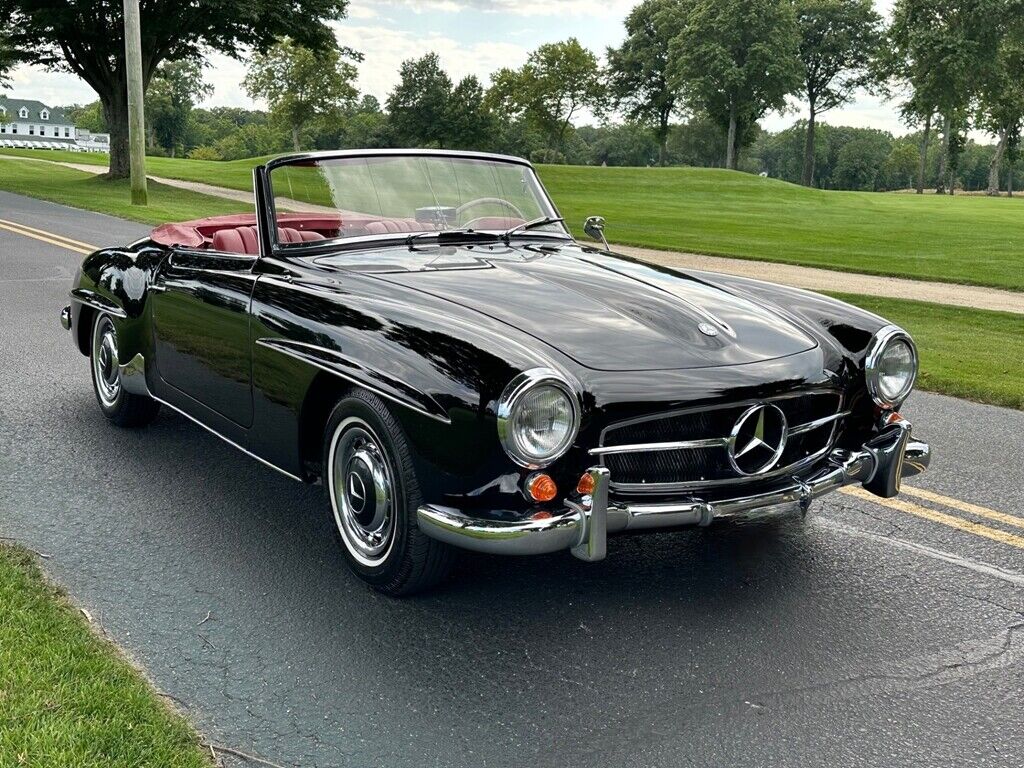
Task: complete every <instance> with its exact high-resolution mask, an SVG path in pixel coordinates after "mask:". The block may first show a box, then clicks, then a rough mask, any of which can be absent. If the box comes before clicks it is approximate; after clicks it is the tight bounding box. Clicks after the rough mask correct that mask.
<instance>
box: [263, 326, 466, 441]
mask: <svg viewBox="0 0 1024 768" xmlns="http://www.w3.org/2000/svg"><path fill="white" fill-rule="evenodd" d="M256 344H257V345H258V346H261V347H266V348H267V349H272V350H274V351H275V352H280V353H281V354H282V355H288V356H289V357H294V358H295V359H296V360H301V361H302V362H304V363H306V364H307V365H311V366H313V367H314V368H318V369H320V370H321V371H325V372H326V373H332V374H334V375H335V376H337V377H338V378H340V379H344V380H345V381H349V382H351V383H352V384H355V385H356V386H359V387H363V388H365V389H368V390H370V391H371V392H373V393H374V394H375V395H378V396H380V397H383V398H384V399H385V400H389V401H391V402H393V403H396V404H397V405H401V406H403V407H405V408H408V409H410V410H413V411H416V412H417V413H421V414H423V415H424V416H429V417H430V418H432V419H435V420H437V421H440V422H442V423H443V424H451V419H449V418H448V417H447V416H445V415H443V411H442V409H441V407H440V406H437V411H430V410H429V409H427V408H425V407H423V406H420V405H417V404H415V403H413V402H410V401H409V400H403V399H402V398H400V397H396V396H395V395H393V394H391V393H390V392H386V391H385V390H383V389H381V388H380V387H375V386H373V384H370V383H368V382H367V381H365V380H364V379H361V378H358V377H356V376H352V375H350V374H348V373H345V372H344V371H341V370H339V369H338V368H336V367H334V366H333V365H329V364H328V363H327V362H325V361H322V360H319V359H317V358H316V357H315V354H322V355H326V356H327V357H330V358H333V359H339V358H340V356H339V354H338V353H337V352H335V351H334V350H333V349H328V348H327V347H320V346H317V345H316V344H307V343H306V342H302V341H290V340H288V339H273V338H261V339H256ZM304 352H305V354H304ZM339 362H344V363H346V364H348V365H352V364H353V363H352V362H351V361H349V360H347V359H344V358H341V359H340V360H339Z"/></svg>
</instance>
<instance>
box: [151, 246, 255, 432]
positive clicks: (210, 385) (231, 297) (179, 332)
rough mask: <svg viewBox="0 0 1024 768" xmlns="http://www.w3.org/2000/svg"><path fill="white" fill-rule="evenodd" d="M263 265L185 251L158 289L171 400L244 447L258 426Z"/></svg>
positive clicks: (156, 317)
mask: <svg viewBox="0 0 1024 768" xmlns="http://www.w3.org/2000/svg"><path fill="white" fill-rule="evenodd" d="M257 258H258V257H257V256H255V255H251V254H241V253H237V254H236V253H223V252H216V251H201V250H194V249H189V248H179V249H175V250H173V251H172V252H171V254H170V255H169V256H168V258H167V260H166V261H165V262H164V264H163V265H162V266H161V268H160V271H159V272H158V274H157V276H156V278H155V281H154V288H155V291H154V294H153V299H152V312H153V315H152V318H153V335H154V349H155V356H156V369H157V371H158V373H159V376H160V379H161V383H162V384H164V385H166V386H164V387H162V389H163V390H164V391H163V395H164V398H165V399H167V400H168V401H169V402H171V404H172V405H174V406H176V407H178V408H181V409H182V410H184V411H185V412H186V413H188V414H189V415H191V416H193V417H195V418H197V419H199V420H200V421H201V422H202V423H204V424H206V425H207V426H209V427H212V428H213V429H215V430H216V431H218V432H220V433H221V434H222V435H224V436H225V437H229V438H231V439H234V440H236V441H238V440H239V439H241V436H242V435H244V430H245V429H247V428H248V427H250V426H251V425H252V418H253V403H252V362H251V349H250V344H249V318H250V301H251V297H252V292H253V286H254V284H255V281H256V275H255V274H254V273H253V266H254V265H255V263H256V260H257ZM238 428H241V430H239V429H238Z"/></svg>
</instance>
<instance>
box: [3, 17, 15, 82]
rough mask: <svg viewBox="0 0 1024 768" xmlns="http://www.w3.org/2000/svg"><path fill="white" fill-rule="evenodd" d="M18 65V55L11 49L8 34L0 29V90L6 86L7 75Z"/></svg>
mask: <svg viewBox="0 0 1024 768" xmlns="http://www.w3.org/2000/svg"><path fill="white" fill-rule="evenodd" d="M17 63H18V55H17V53H16V52H15V51H14V49H13V48H12V47H11V43H10V40H9V39H8V34H7V32H5V31H4V30H2V29H0V88H2V87H4V86H6V85H7V83H8V81H9V78H8V73H9V72H10V71H11V70H12V69H14V67H15V65H16V64H17Z"/></svg>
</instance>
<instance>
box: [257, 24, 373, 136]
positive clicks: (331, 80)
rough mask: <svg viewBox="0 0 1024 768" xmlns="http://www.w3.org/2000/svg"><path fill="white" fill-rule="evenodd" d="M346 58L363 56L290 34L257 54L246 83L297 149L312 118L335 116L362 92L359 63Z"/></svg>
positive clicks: (333, 45) (332, 45)
mask: <svg viewBox="0 0 1024 768" xmlns="http://www.w3.org/2000/svg"><path fill="white" fill-rule="evenodd" d="M346 58H348V59H357V60H358V59H359V58H360V56H359V54H357V53H355V52H354V51H352V50H350V49H347V48H339V47H338V46H337V45H335V44H331V45H326V46H324V47H322V48H320V49H318V50H312V49H310V48H306V47H305V46H303V45H301V44H299V43H297V42H296V41H294V40H292V39H291V38H287V37H286V38H283V39H282V40H280V41H278V42H277V43H275V44H274V45H273V46H271V48H270V49H269V50H268V51H267V52H266V53H257V54H256V55H254V56H253V57H252V62H251V63H250V64H249V72H248V74H247V75H246V76H245V80H244V81H243V85H244V86H245V90H246V92H247V93H248V94H249V95H250V96H252V97H253V98H260V99H264V100H266V102H267V104H269V105H270V112H271V114H272V115H274V116H275V117H277V118H278V119H280V120H281V122H282V123H283V124H284V125H285V126H286V127H287V128H288V131H289V132H290V133H291V137H292V148H293V149H294V150H295V151H296V152H298V151H299V150H300V149H301V148H302V144H301V137H302V131H303V129H304V128H305V127H306V126H307V125H308V124H309V123H310V122H311V121H313V120H316V119H318V118H324V117H327V116H331V115H336V114H337V113H338V112H339V110H340V109H341V108H342V106H344V105H345V104H347V103H350V102H352V101H354V100H355V98H356V96H358V91H356V88H355V86H354V85H353V84H352V83H353V81H354V80H355V78H356V68H355V66H354V65H353V64H352V63H351V62H350V61H346V60H345V59H346Z"/></svg>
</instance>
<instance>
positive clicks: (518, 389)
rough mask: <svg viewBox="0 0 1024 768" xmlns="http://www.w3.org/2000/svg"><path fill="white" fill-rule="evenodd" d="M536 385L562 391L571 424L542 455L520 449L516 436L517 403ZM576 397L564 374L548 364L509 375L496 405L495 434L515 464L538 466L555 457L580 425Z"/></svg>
mask: <svg viewBox="0 0 1024 768" xmlns="http://www.w3.org/2000/svg"><path fill="white" fill-rule="evenodd" d="M537 387H552V388H554V389H557V390H558V391H560V392H561V393H562V394H563V395H565V398H566V401H567V402H568V404H569V408H570V410H571V424H570V426H569V429H568V430H566V433H565V435H564V436H563V437H562V438H561V439H560V440H559V441H558V443H557V444H556V445H555V446H554V447H553V449H552V450H550V451H549V452H548V453H546V454H544V455H543V456H533V455H530V454H529V453H527V452H526V451H524V450H523V448H522V446H521V445H520V442H519V440H518V439H517V436H516V423H515V422H516V417H517V416H518V414H517V411H516V409H517V407H518V406H520V405H521V403H522V401H523V398H525V397H526V396H527V395H528V394H529V393H530V392H532V391H534V390H535V389H536V388H537ZM580 414H581V409H580V400H579V396H578V395H577V393H576V390H575V389H574V388H573V386H572V384H570V383H569V381H568V379H566V377H565V376H563V375H562V374H560V373H559V372H558V371H555V370H552V369H550V368H531V369H530V370H528V371H523V372H522V373H520V374H517V375H516V376H515V377H513V379H512V381H510V382H509V383H508V386H507V387H505V390H504V391H503V392H502V393H501V397H500V398H499V400H498V407H497V424H498V438H499V439H500V440H501V445H502V447H503V448H504V449H505V453H507V454H508V456H509V458H511V459H512V460H513V461H514V462H515V463H516V464H518V465H519V466H521V467H524V468H526V469H541V468H543V467H546V466H548V465H550V464H551V463H552V462H554V461H557V460H558V459H560V458H561V457H562V456H564V455H565V453H566V451H568V450H569V448H570V447H571V446H572V444H573V443H574V442H575V441H576V435H577V434H578V433H579V429H580Z"/></svg>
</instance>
